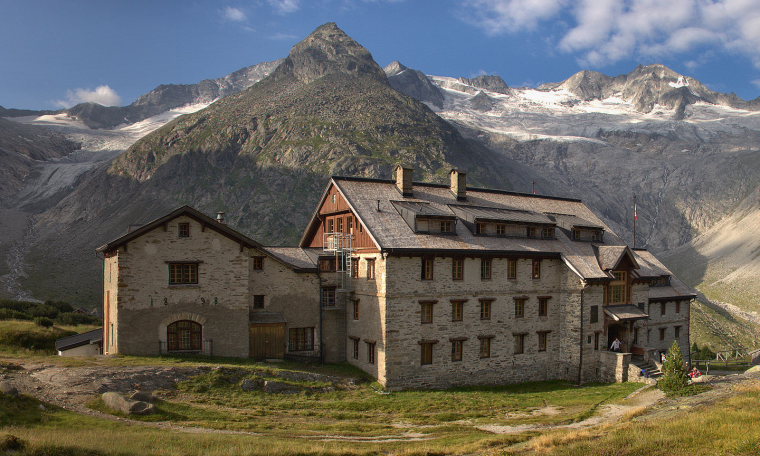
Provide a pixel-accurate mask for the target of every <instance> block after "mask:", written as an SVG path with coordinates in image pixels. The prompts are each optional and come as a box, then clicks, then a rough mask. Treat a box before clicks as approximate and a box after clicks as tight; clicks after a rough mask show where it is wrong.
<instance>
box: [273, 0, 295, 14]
mask: <svg viewBox="0 0 760 456" xmlns="http://www.w3.org/2000/svg"><path fill="white" fill-rule="evenodd" d="M269 4H270V5H271V6H272V8H274V9H275V11H277V12H278V13H281V14H286V13H294V12H296V11H298V10H299V9H300V8H301V1H300V0H269Z"/></svg>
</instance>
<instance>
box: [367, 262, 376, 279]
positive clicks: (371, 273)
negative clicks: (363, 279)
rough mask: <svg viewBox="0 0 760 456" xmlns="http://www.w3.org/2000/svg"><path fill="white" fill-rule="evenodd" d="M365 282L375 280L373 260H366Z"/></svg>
mask: <svg viewBox="0 0 760 456" xmlns="http://www.w3.org/2000/svg"><path fill="white" fill-rule="evenodd" d="M366 261H367V280H372V279H374V278H375V259H374V258H367V260H366Z"/></svg>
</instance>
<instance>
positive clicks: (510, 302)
mask: <svg viewBox="0 0 760 456" xmlns="http://www.w3.org/2000/svg"><path fill="white" fill-rule="evenodd" d="M420 261H421V259H420V258H419V257H389V258H388V260H387V281H388V283H392V284H393V286H392V287H391V288H389V289H388V290H387V297H386V306H387V307H386V324H387V328H388V329H387V331H386V337H387V340H386V346H385V349H386V360H387V375H386V378H385V385H386V386H387V387H389V388H392V389H398V388H443V387H449V386H455V385H470V384H499V383H509V382H523V381H534V380H548V379H556V378H565V377H566V376H567V370H568V369H569V366H567V365H565V363H564V362H563V361H564V358H563V357H564V356H565V355H564V352H565V351H567V347H566V345H567V341H565V340H563V338H564V336H563V333H562V329H561V326H560V321H561V320H562V319H563V318H565V316H564V312H565V311H566V310H567V308H568V307H571V306H572V304H569V300H568V299H567V298H566V297H565V296H564V287H563V283H562V280H563V279H564V277H565V269H566V268H565V266H564V264H563V263H562V262H561V261H560V260H556V259H544V260H542V264H541V278H540V279H536V280H534V279H532V278H531V264H532V262H531V260H530V259H525V258H523V259H519V260H518V271H517V279H516V280H508V279H507V278H506V277H507V260H506V259H504V258H494V259H493V260H492V274H491V277H492V278H491V279H490V280H481V277H480V259H479V258H466V259H465V260H464V262H465V263H464V264H465V266H464V279H463V280H452V278H451V261H452V259H451V258H449V257H438V258H436V259H435V265H434V280H431V281H427V280H421V278H420ZM518 296H525V297H527V301H526V303H525V315H524V317H522V318H516V317H515V303H514V298H515V297H518ZM538 296H549V297H550V299H549V303H548V314H547V316H545V317H539V316H538ZM481 298H487V299H491V300H492V304H491V318H490V319H489V320H481V318H480V299H481ZM452 300H465V302H464V314H463V318H462V321H452V303H451V301H452ZM421 301H437V302H436V304H434V306H433V322H432V323H422V322H421V312H420V310H421V305H420V302H421ZM539 331H547V332H548V336H547V348H546V351H538V337H539V336H538V332H539ZM515 334H525V339H524V353H521V354H515V353H514V352H515ZM478 336H480V337H486V336H488V337H491V356H490V357H488V358H481V357H480V339H479V338H478ZM457 338H462V339H464V341H463V356H462V358H463V359H462V361H453V360H452V356H451V342H452V339H457ZM570 338H572V337H570ZM421 341H437V342H436V343H435V344H434V348H433V362H432V364H429V365H421V346H420V342H421ZM578 341H579V338H574V343H575V347H577V346H578Z"/></svg>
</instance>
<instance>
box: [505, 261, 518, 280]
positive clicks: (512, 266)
mask: <svg viewBox="0 0 760 456" xmlns="http://www.w3.org/2000/svg"><path fill="white" fill-rule="evenodd" d="M507 280H517V259H516V258H509V259H508V260H507Z"/></svg>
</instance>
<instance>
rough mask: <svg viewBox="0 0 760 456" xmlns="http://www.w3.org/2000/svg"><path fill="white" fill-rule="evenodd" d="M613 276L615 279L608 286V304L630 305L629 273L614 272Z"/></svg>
mask: <svg viewBox="0 0 760 456" xmlns="http://www.w3.org/2000/svg"><path fill="white" fill-rule="evenodd" d="M612 275H613V279H612V280H611V281H610V283H609V284H608V285H607V304H612V305H615V304H628V277H629V274H628V271H612ZM617 294H620V297H619V298H620V299H618V297H617V296H616V295H617Z"/></svg>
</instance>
